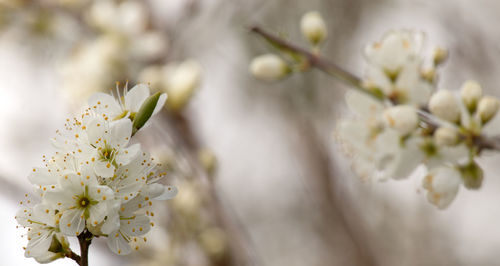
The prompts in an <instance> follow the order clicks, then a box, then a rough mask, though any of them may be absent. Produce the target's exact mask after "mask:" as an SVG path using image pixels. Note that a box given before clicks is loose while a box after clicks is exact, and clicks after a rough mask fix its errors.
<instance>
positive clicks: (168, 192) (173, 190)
mask: <svg viewBox="0 0 500 266" xmlns="http://www.w3.org/2000/svg"><path fill="white" fill-rule="evenodd" d="M177 192H178V190H177V187H174V186H165V190H164V191H163V193H162V194H161V195H159V196H157V197H155V198H154V199H155V200H169V199H173V198H174V197H175V196H176V195H177Z"/></svg>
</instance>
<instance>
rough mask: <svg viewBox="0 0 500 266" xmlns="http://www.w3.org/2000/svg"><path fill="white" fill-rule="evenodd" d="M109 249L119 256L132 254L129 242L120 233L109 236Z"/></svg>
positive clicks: (116, 232)
mask: <svg viewBox="0 0 500 266" xmlns="http://www.w3.org/2000/svg"><path fill="white" fill-rule="evenodd" d="M106 243H107V244H108V247H109V249H111V251H113V252H114V253H116V254H118V255H127V254H129V253H130V252H132V248H130V245H129V243H128V241H127V240H126V239H125V238H124V237H123V235H122V234H121V233H120V232H119V231H115V232H112V233H111V234H109V236H108V239H107V242H106Z"/></svg>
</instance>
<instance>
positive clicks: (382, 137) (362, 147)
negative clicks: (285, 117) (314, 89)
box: [336, 91, 422, 180]
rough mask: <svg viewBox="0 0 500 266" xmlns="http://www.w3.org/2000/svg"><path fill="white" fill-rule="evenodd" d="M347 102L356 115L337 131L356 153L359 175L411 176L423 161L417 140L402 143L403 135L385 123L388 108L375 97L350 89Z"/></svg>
mask: <svg viewBox="0 0 500 266" xmlns="http://www.w3.org/2000/svg"><path fill="white" fill-rule="evenodd" d="M346 102H347V105H348V107H349V108H350V109H351V111H353V112H354V113H355V115H356V116H355V118H354V119H342V120H341V121H339V123H338V125H337V131H336V132H337V135H338V136H339V138H340V140H341V141H342V143H343V144H344V145H345V148H347V149H348V151H349V152H352V154H353V156H355V158H354V170H355V171H356V172H357V174H358V175H360V176H362V177H367V176H373V177H378V178H379V179H381V180H385V179H388V178H394V179H400V178H406V177H408V176H409V175H410V174H411V173H412V172H413V171H414V170H415V168H416V167H417V166H418V165H419V164H420V163H421V161H422V153H421V152H418V145H416V143H415V141H413V140H411V141H407V142H406V143H405V145H402V143H401V140H400V139H401V135H400V134H399V133H398V132H397V131H395V130H392V129H390V128H386V127H385V126H384V124H385V123H384V120H383V117H382V114H383V113H384V110H385V107H384V106H383V105H382V104H381V103H380V102H378V101H377V100H375V99H374V98H372V97H370V96H368V95H366V94H362V93H360V92H355V91H350V92H349V93H347V94H346Z"/></svg>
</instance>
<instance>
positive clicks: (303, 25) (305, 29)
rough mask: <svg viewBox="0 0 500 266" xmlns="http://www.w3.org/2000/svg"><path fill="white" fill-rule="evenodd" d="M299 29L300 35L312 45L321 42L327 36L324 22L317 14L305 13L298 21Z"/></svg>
mask: <svg viewBox="0 0 500 266" xmlns="http://www.w3.org/2000/svg"><path fill="white" fill-rule="evenodd" d="M300 29H301V31H302V35H303V36H304V37H305V38H306V39H307V40H308V41H309V42H310V43H312V44H314V45H317V44H319V43H321V42H323V41H324V40H325V39H326V36H327V30H326V25H325V21H324V20H323V18H322V17H321V14H319V12H315V11H311V12H307V13H305V14H304V15H303V16H302V19H301V21H300Z"/></svg>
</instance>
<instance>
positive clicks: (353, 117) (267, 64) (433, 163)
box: [250, 12, 500, 209]
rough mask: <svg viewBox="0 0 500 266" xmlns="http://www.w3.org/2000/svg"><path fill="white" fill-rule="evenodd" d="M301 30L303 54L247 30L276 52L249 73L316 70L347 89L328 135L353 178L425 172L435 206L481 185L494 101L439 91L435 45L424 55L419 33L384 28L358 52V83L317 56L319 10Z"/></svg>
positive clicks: (494, 122)
mask: <svg viewBox="0 0 500 266" xmlns="http://www.w3.org/2000/svg"><path fill="white" fill-rule="evenodd" d="M301 30H302V33H303V35H304V37H305V38H306V39H307V40H308V41H309V43H310V45H311V49H310V50H306V49H303V48H300V47H298V46H295V45H294V44H292V43H290V42H288V41H286V40H283V39H280V38H279V37H277V36H274V35H272V34H270V33H268V32H266V31H264V30H262V29H260V28H259V27H254V28H252V31H254V32H255V33H257V34H259V35H261V36H262V37H264V38H265V39H266V40H267V41H269V42H270V43H271V44H272V45H273V46H274V47H276V48H277V49H278V50H279V51H280V54H266V55H263V56H259V57H256V58H255V59H254V60H253V61H252V63H251V64H250V71H251V72H252V74H253V75H254V76H255V77H256V78H259V79H262V80H267V81H269V80H279V79H282V78H284V77H286V76H288V75H290V74H291V73H294V72H303V71H307V70H309V69H311V68H318V69H320V70H322V71H323V72H325V73H327V74H330V75H332V76H334V77H337V78H339V79H340V80H342V81H345V82H347V83H348V84H349V85H352V86H353V90H350V91H348V92H347V93H346V97H345V100H346V103H347V106H348V108H349V111H350V112H349V113H348V114H347V115H345V116H343V117H342V118H340V119H339V121H338V124H337V127H336V130H335V135H336V137H337V139H338V140H339V142H340V143H341V145H342V147H343V148H344V150H345V151H346V152H347V153H348V154H349V155H350V156H351V157H352V159H353V169H354V171H355V172H356V173H357V174H358V175H360V176H361V177H364V178H372V177H374V178H376V179H379V180H387V179H390V178H392V179H404V178H408V177H410V176H412V174H413V173H415V170H416V169H417V168H424V169H426V171H425V172H426V173H425V175H424V177H423V183H422V186H423V188H424V189H425V190H426V192H427V199H428V200H429V202H430V203H432V204H434V205H435V206H437V207H438V208H440V209H443V208H446V207H447V206H449V205H450V203H451V202H452V201H453V199H454V198H455V197H456V195H457V193H458V191H459V189H460V187H461V186H464V187H466V188H468V189H478V188H479V187H480V186H481V184H482V180H483V171H482V169H481V167H480V166H479V165H478V164H477V162H476V161H477V158H478V157H479V156H480V155H481V154H482V152H483V151H484V150H485V149H491V150H495V149H498V147H499V146H498V145H496V143H495V141H496V140H497V138H496V135H498V134H500V116H497V115H496V113H497V111H498V108H499V100H498V99H497V98H495V97H493V96H487V95H483V92H482V89H481V86H480V85H479V84H478V83H477V82H475V81H471V80H469V81H465V82H464V84H463V86H462V87H461V88H460V90H457V92H454V91H449V90H445V89H440V88H439V87H440V86H439V85H438V84H437V80H438V74H437V72H438V70H439V67H440V66H441V64H442V63H443V62H444V61H445V60H446V58H447V57H448V53H447V51H446V50H444V49H442V48H435V49H434V50H433V52H432V54H430V55H427V54H426V53H425V47H424V41H425V35H424V34H423V33H422V32H419V31H414V30H393V31H389V32H388V33H386V34H385V35H384V36H383V37H382V39H381V40H380V41H378V42H375V43H373V44H370V45H368V46H367V47H366V49H365V50H364V54H363V55H364V58H365V60H366V64H367V66H366V71H365V74H364V76H363V77H362V78H359V77H357V76H355V75H353V74H351V73H349V72H347V71H345V70H343V69H342V68H340V67H338V66H337V65H335V64H334V63H331V62H329V61H328V60H326V59H324V58H323V57H322V56H321V55H320V45H321V44H322V43H323V42H324V41H325V38H326V36H327V34H326V27H325V23H324V22H323V21H322V19H321V16H320V15H319V13H317V12H310V13H307V14H305V15H304V16H303V18H302V21H301Z"/></svg>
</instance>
